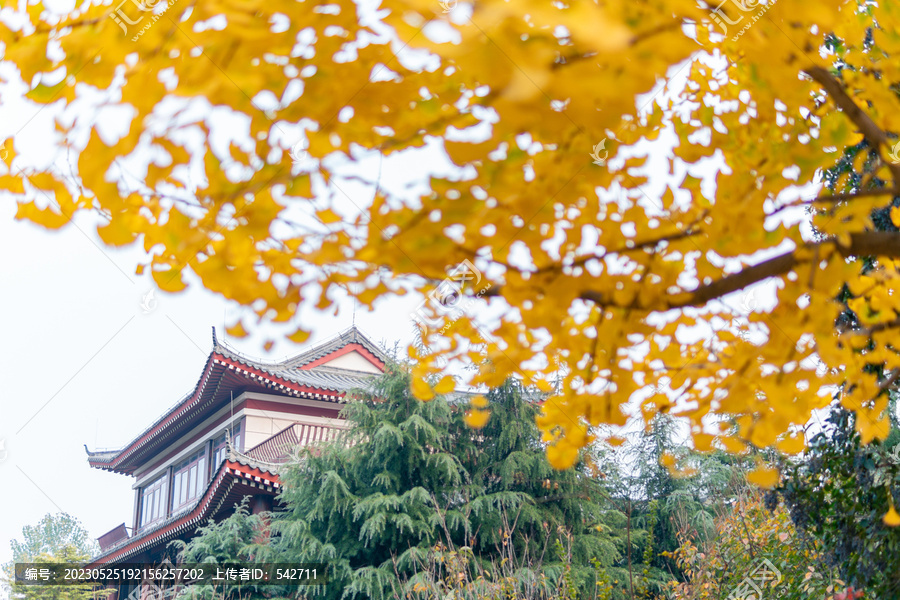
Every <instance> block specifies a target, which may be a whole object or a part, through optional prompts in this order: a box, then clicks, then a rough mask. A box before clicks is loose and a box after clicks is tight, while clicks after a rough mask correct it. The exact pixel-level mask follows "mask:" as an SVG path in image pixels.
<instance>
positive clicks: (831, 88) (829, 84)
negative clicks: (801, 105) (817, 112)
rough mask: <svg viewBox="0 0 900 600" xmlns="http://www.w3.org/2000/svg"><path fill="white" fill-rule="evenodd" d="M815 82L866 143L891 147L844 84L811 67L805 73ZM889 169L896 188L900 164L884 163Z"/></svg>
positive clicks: (881, 131)
mask: <svg viewBox="0 0 900 600" xmlns="http://www.w3.org/2000/svg"><path fill="white" fill-rule="evenodd" d="M804 72H805V73H806V74H807V75H809V76H810V77H812V78H813V80H814V81H815V82H816V83H818V84H819V85H821V86H822V87H823V88H825V91H826V92H827V93H828V95H829V96H830V97H831V99H832V100H833V101H834V103H835V104H836V105H837V107H838V108H840V109H841V110H842V111H843V112H844V114H846V115H847V118H849V119H850V120H851V121H853V124H854V125H856V126H857V127H858V128H859V131H860V133H862V134H863V137H865V138H866V141H867V142H868V143H869V145H870V146H871V147H872V148H876V149H878V148H880V146H882V145H885V146H888V145H890V141H889V139H888V136H887V134H886V133H885V132H884V131H883V130H882V129H881V128H880V127H879V126H878V125H877V124H876V123H875V121H873V120H872V118H871V117H870V116H869V115H868V114H866V112H865V111H864V110H863V109H861V108H860V107H859V105H857V104H856V102H854V101H853V99H852V98H851V97H850V96H849V95H848V94H847V92H846V91H844V86H843V84H842V83H841V82H840V81H839V80H838V79H837V78H836V77H835V76H834V75H832V74H831V73H830V72H829V71H828V70H827V69H825V68H823V67H810V68H808V69H805V71H804ZM884 163H885V165H887V168H888V169H890V171H891V175H892V176H893V179H894V187H897V186H898V185H900V164H897V165H895V164H893V163H891V162H889V161H884Z"/></svg>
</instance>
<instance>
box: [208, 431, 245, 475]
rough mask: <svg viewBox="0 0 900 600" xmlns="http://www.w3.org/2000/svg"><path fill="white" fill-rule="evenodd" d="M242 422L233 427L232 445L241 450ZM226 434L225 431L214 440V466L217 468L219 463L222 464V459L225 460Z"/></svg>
mask: <svg viewBox="0 0 900 600" xmlns="http://www.w3.org/2000/svg"><path fill="white" fill-rule="evenodd" d="M241 437H242V435H241V424H240V423H238V424H236V425H235V426H234V427H232V428H231V446H232V447H233V448H234V449H235V450H237V451H238V452H240V451H241ZM226 452H227V451H226V449H225V434H224V433H223V434H222V435H220V436H219V437H217V438H216V439H214V440H213V461H212V468H213V469H215V468H217V467H218V466H219V465H221V464H222V461H223V460H225V454H226Z"/></svg>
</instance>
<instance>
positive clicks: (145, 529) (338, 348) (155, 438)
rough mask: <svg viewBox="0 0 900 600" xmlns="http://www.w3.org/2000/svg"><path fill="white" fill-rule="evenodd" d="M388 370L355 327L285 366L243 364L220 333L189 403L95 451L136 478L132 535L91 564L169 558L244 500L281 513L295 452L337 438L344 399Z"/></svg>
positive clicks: (119, 538)
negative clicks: (117, 444)
mask: <svg viewBox="0 0 900 600" xmlns="http://www.w3.org/2000/svg"><path fill="white" fill-rule="evenodd" d="M384 367H385V356H384V354H383V353H382V352H381V351H380V350H379V349H378V347H376V346H375V345H374V344H373V343H372V342H371V341H370V340H369V339H367V338H366V337H365V336H364V335H363V334H362V333H360V332H359V330H357V329H356V328H355V327H353V328H351V329H349V330H347V331H345V332H344V333H342V334H340V335H338V336H337V337H335V338H334V339H332V340H330V341H328V342H326V343H324V344H321V345H319V346H316V347H314V348H311V349H309V350H307V351H305V352H303V353H301V354H299V355H297V356H295V357H293V358H291V359H288V360H285V361H282V362H279V363H263V362H258V361H255V360H251V359H249V358H247V357H244V356H241V355H240V354H238V353H237V352H235V351H234V350H231V349H229V348H227V347H226V346H224V345H223V344H222V343H221V342H219V341H217V339H216V334H215V329H213V348H212V352H211V353H210V355H209V358H207V360H206V364H205V366H204V367H203V371H202V372H201V373H200V377H199V379H198V381H197V384H196V385H195V386H194V388H193V389H192V390H191V392H190V393H189V394H187V395H186V396H185V397H184V398H182V399H181V400H179V401H178V403H177V404H175V405H174V406H173V407H172V408H170V409H169V410H168V411H166V413H165V414H164V415H162V416H161V417H160V418H159V419H157V420H156V422H155V423H153V424H152V425H150V426H149V427H147V429H145V430H144V431H142V432H141V433H139V434H138V435H137V436H136V437H135V438H134V440H132V441H131V442H130V443H128V444H126V445H125V447H124V448H122V449H121V450H116V451H113V452H90V451H88V462H89V463H90V465H91V466H92V467H94V468H97V469H104V470H107V471H112V472H115V473H121V474H123V475H128V476H131V477H134V484H133V486H132V487H133V488H134V508H133V516H132V522H131V526H130V534H129V527H127V526H126V524H125V523H122V524H121V525H119V526H117V527H115V528H114V529H112V530H111V531H109V532H108V533H106V534H104V535H102V536H100V538H99V542H100V554H99V555H98V556H96V557H95V558H94V559H93V561H92V564H93V565H100V564H107V565H113V564H120V563H141V564H150V565H152V564H159V563H160V562H162V561H163V560H165V559H167V558H168V559H171V556H168V555H167V554H166V545H167V544H168V543H169V542H171V541H172V540H174V539H183V540H186V539H189V538H190V537H191V536H192V535H193V532H194V531H195V530H196V529H197V527H198V526H200V525H203V524H204V523H206V522H207V521H208V520H209V519H210V518H213V519H215V520H217V521H218V520H221V519H222V518H224V517H226V516H228V514H230V513H231V512H232V511H233V510H234V506H235V504H236V503H237V502H239V501H240V500H241V499H243V498H244V497H245V496H249V497H250V498H251V503H250V507H251V510H252V511H253V512H254V513H256V512H261V511H265V510H271V509H272V508H274V506H275V503H276V502H277V500H276V499H275V496H276V494H277V493H278V491H279V487H280V481H279V477H278V472H279V467H280V466H281V465H283V464H284V463H285V462H286V460H287V459H288V458H289V455H290V453H291V452H292V450H293V449H294V448H296V447H297V446H305V445H310V444H315V443H317V442H320V441H326V440H329V439H333V438H334V436H335V434H336V433H337V432H338V430H339V429H341V427H342V426H343V425H342V420H341V419H340V417H339V412H340V409H341V408H342V403H343V401H344V400H343V399H344V396H345V394H346V393H347V392H348V391H349V390H351V389H354V388H359V387H364V386H365V385H366V382H367V380H368V379H369V378H371V377H372V376H373V375H377V374H379V373H381V372H383V371H384ZM85 449H87V447H85ZM129 591H130V590H118V592H119V593H118V597H119V598H125V597H126V596H127V595H128V592H129ZM110 600H115V597H111V598H110Z"/></svg>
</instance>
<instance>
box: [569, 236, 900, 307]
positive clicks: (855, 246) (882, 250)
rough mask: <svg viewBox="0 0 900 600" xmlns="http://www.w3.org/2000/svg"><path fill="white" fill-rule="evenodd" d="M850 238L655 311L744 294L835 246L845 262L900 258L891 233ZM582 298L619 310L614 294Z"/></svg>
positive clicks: (674, 299)
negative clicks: (858, 257)
mask: <svg viewBox="0 0 900 600" xmlns="http://www.w3.org/2000/svg"><path fill="white" fill-rule="evenodd" d="M849 238H850V241H849V243H848V244H846V245H840V244H836V243H835V240H825V241H822V242H814V243H810V244H805V245H804V246H802V247H801V248H799V249H796V250H793V251H791V252H786V253H784V254H781V255H779V256H775V257H773V258H770V259H768V260H765V261H763V262H761V263H758V264H755V265H752V266H749V267H746V268H745V269H743V270H741V271H739V272H737V273H734V274H732V275H727V276H725V277H723V278H721V279H718V280H716V281H714V282H712V283H709V284H707V285H702V286H700V287H698V288H696V289H694V290H689V291H685V292H684V293H681V294H674V295H671V296H670V297H671V300H668V301H665V303H664V306H663V307H654V309H657V310H658V309H660V308H662V309H672V308H684V307H688V306H694V307H699V306H703V305H705V304H707V303H708V302H710V301H712V300H716V299H718V298H721V297H723V296H726V295H728V294H730V293H732V292H736V291H739V290H742V289H744V288H746V287H748V286H750V285H753V284H754V283H758V282H760V281H763V280H765V279H768V278H770V277H777V276H780V275H784V274H786V273H788V272H790V271H791V270H792V269H794V268H795V267H797V266H799V265H801V264H805V263H808V262H809V261H810V260H811V259H814V258H815V257H816V256H821V254H820V253H817V252H816V250H819V249H821V248H823V247H825V246H827V245H832V244H834V248H835V250H836V251H837V253H838V254H840V255H841V256H842V257H844V258H848V257H852V256H887V257H891V258H900V233H897V232H891V231H875V232H863V233H852V234H850V235H849ZM685 294H687V297H686V298H684V299H682V298H681V297H682V296H684V295H685ZM580 297H581V298H582V299H584V300H590V301H592V302H595V303H597V304H600V305H602V306H617V303H616V302H614V301H613V298H612V293H611V292H600V291H595V290H589V291H585V292H583V293H581V294H580ZM628 308H641V307H640V306H639V305H638V304H637V303H634V304H633V305H630V306H629V307H628Z"/></svg>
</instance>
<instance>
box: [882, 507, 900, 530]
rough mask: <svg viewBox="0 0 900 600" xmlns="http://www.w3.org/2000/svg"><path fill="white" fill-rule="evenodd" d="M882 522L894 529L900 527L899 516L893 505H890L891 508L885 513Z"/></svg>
mask: <svg viewBox="0 0 900 600" xmlns="http://www.w3.org/2000/svg"><path fill="white" fill-rule="evenodd" d="M882 520H883V521H884V524H885V525H887V526H888V527H896V526H898V525H900V514H898V513H897V509H896V508H894V504H893V503H891V508H890V509H889V510H888V511H887V513H885V515H884V518H883V519H882Z"/></svg>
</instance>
